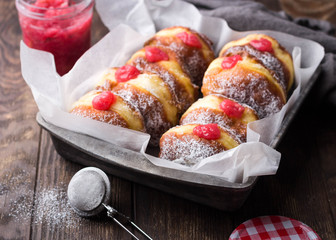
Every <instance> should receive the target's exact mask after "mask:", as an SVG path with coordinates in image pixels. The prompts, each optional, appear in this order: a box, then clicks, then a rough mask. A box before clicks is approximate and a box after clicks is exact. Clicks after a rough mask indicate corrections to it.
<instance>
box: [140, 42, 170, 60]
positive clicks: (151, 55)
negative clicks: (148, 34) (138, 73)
mask: <svg viewBox="0 0 336 240" xmlns="http://www.w3.org/2000/svg"><path fill="white" fill-rule="evenodd" d="M145 55H146V59H147V61H148V62H159V61H168V60H169V56H168V54H167V53H166V52H164V51H162V50H161V49H160V48H157V47H150V46H149V47H145Z"/></svg>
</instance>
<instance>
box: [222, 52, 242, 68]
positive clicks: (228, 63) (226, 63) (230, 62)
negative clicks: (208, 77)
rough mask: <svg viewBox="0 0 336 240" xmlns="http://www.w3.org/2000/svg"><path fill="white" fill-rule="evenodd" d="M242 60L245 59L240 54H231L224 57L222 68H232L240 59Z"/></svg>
mask: <svg viewBox="0 0 336 240" xmlns="http://www.w3.org/2000/svg"><path fill="white" fill-rule="evenodd" d="M241 60H243V59H242V57H241V56H240V55H233V56H230V57H225V58H224V59H223V62H222V68H223V69H231V68H233V67H234V66H236V64H237V63H238V61H241Z"/></svg>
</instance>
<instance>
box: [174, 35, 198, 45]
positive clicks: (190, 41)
mask: <svg viewBox="0 0 336 240" xmlns="http://www.w3.org/2000/svg"><path fill="white" fill-rule="evenodd" d="M176 37H178V38H179V39H181V40H182V42H184V43H185V44H187V45H189V46H191V47H196V48H201V47H202V44H201V42H200V40H199V39H198V38H197V37H196V36H195V35H194V34H192V33H187V32H180V33H178V34H176Z"/></svg>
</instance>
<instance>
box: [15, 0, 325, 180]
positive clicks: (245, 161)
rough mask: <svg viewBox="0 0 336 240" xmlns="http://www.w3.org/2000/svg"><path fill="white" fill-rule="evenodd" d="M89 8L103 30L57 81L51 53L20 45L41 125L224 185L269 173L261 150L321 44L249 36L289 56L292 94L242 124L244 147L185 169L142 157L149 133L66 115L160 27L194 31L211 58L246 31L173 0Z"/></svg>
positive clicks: (273, 157)
mask: <svg viewBox="0 0 336 240" xmlns="http://www.w3.org/2000/svg"><path fill="white" fill-rule="evenodd" d="M96 7H97V11H98V13H99V14H100V16H101V18H102V21H103V22H104V24H105V25H106V26H107V27H108V28H109V30H110V32H109V33H108V34H107V35H106V36H105V37H104V38H103V39H102V40H101V41H99V42H98V43H97V44H96V45H94V46H93V47H92V48H91V49H89V50H88V51H87V52H86V53H85V54H84V55H83V56H82V57H81V58H80V59H79V60H78V62H77V63H76V64H75V66H74V67H73V69H72V70H71V71H70V72H69V73H68V74H66V75H64V76H63V77H60V76H59V75H58V74H57V73H56V69H55V63H54V60H53V56H52V55H51V54H49V53H47V52H43V51H38V50H34V49H30V48H28V47H27V46H26V45H25V44H24V43H23V42H22V43H21V63H22V75H23V77H24V79H25V81H26V82H27V84H28V85H29V86H30V88H31V90H32V93H33V96H34V99H35V101H36V103H37V105H38V108H39V111H40V113H41V115H42V116H43V118H44V119H45V120H46V121H47V122H49V123H51V124H54V125H56V126H59V127H62V128H65V129H68V130H71V131H75V132H80V133H84V134H87V135H90V136H93V137H95V138H98V139H102V140H105V141H108V142H110V143H113V144H116V145H118V146H120V147H124V148H128V149H131V150H134V151H138V152H142V153H143V154H144V155H145V156H146V157H147V159H148V160H149V161H151V162H152V163H153V164H155V165H158V166H162V167H168V168H175V169H182V170H185V171H191V172H197V173H203V174H209V175H214V176H218V177H221V178H224V179H226V180H228V181H231V182H245V181H246V180H247V179H248V177H250V176H260V175H270V174H275V173H276V171H277V169H278V166H279V161H280V157H281V154H280V153H279V152H277V151H276V150H274V149H272V148H271V147H269V146H268V145H269V144H270V143H271V141H272V139H273V138H274V136H275V134H276V133H277V132H278V131H279V129H280V127H281V123H282V121H283V119H284V116H285V114H286V112H288V111H290V109H291V107H292V106H293V105H294V104H295V102H296V100H297V98H298V97H299V95H300V93H301V90H302V89H303V88H304V87H305V85H306V83H307V82H308V81H309V79H310V78H311V76H312V75H313V73H314V71H315V70H316V68H317V67H318V65H319V63H320V61H321V60H322V58H323V56H324V50H323V47H322V46H321V45H319V44H318V43H316V42H313V41H310V40H306V39H302V38H298V37H294V36H291V35H288V34H284V33H280V32H274V31H253V32H259V33H265V34H269V35H270V36H273V37H274V38H276V39H277V40H278V41H279V42H280V43H281V45H283V46H284V47H285V48H286V49H287V50H288V51H289V52H291V53H292V57H293V60H294V65H295V90H294V92H293V93H292V95H291V97H290V99H289V100H288V103H287V104H286V105H285V106H284V107H283V109H282V110H281V111H280V112H278V113H277V114H275V115H273V116H270V117H268V118H265V119H262V120H259V121H256V122H253V123H250V124H249V126H248V132H247V143H244V144H241V145H240V146H238V147H237V148H234V149H231V150H229V151H226V152H223V153H220V154H217V155H214V156H211V157H209V158H206V159H204V160H202V161H201V162H199V163H198V164H196V165H194V166H193V167H186V166H183V165H180V164H177V163H173V162H170V161H166V160H162V159H159V158H157V157H154V156H151V155H148V154H146V153H145V151H146V148H147V144H148V141H149V135H148V134H144V133H140V132H136V131H133V130H129V129H124V128H120V127H116V126H112V125H108V124H105V123H101V122H98V121H94V120H91V119H86V118H82V117H78V116H75V115H72V114H70V113H68V111H69V110H70V108H71V105H72V104H73V103H74V102H75V101H76V100H77V99H78V98H80V97H81V96H82V95H83V94H85V93H86V92H88V91H90V90H91V89H92V88H93V86H94V85H95V84H96V83H97V81H99V76H100V75H101V74H102V73H103V72H104V70H106V69H107V68H108V67H113V66H122V65H124V64H125V63H126V61H127V60H128V59H129V58H130V57H131V55H132V54H133V53H135V52H136V51H137V50H138V49H140V48H141V47H142V46H143V43H144V42H145V41H146V40H147V39H148V38H149V37H150V36H152V35H153V34H155V32H156V31H158V30H160V29H163V28H166V27H170V26H175V25H180V26H186V27H190V28H192V29H195V30H196V31H198V32H201V33H203V34H205V35H207V36H208V38H209V39H210V40H211V41H212V42H213V43H214V50H215V52H216V54H218V53H219V51H220V49H221V48H222V47H223V46H224V45H225V43H227V42H229V41H231V40H235V39H238V38H241V37H243V36H245V35H247V34H249V33H253V32H236V31H233V30H232V29H230V28H229V26H228V25H227V23H226V22H225V20H223V19H218V18H212V17H205V16H202V15H201V14H200V13H199V11H198V10H197V9H196V8H195V7H194V6H193V5H191V4H189V3H186V2H182V1H177V0H160V1H155V0H146V1H145V0H124V1H122V2H120V4H119V3H118V4H113V3H112V2H111V1H109V0H96ZM93 31H94V29H93ZM135 161H136V160H135Z"/></svg>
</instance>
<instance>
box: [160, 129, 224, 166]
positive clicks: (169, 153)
mask: <svg viewBox="0 0 336 240" xmlns="http://www.w3.org/2000/svg"><path fill="white" fill-rule="evenodd" d="M221 151H224V149H223V147H221V146H219V144H216V142H215V141H206V140H204V139H200V138H196V137H195V136H193V135H187V134H186V135H182V136H176V135H164V136H163V138H162V139H161V152H160V157H161V158H163V159H167V160H174V162H176V163H180V164H183V165H187V166H192V165H195V164H196V163H198V162H199V161H200V160H202V159H204V158H206V157H209V156H211V155H214V154H216V153H219V152H221Z"/></svg>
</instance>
